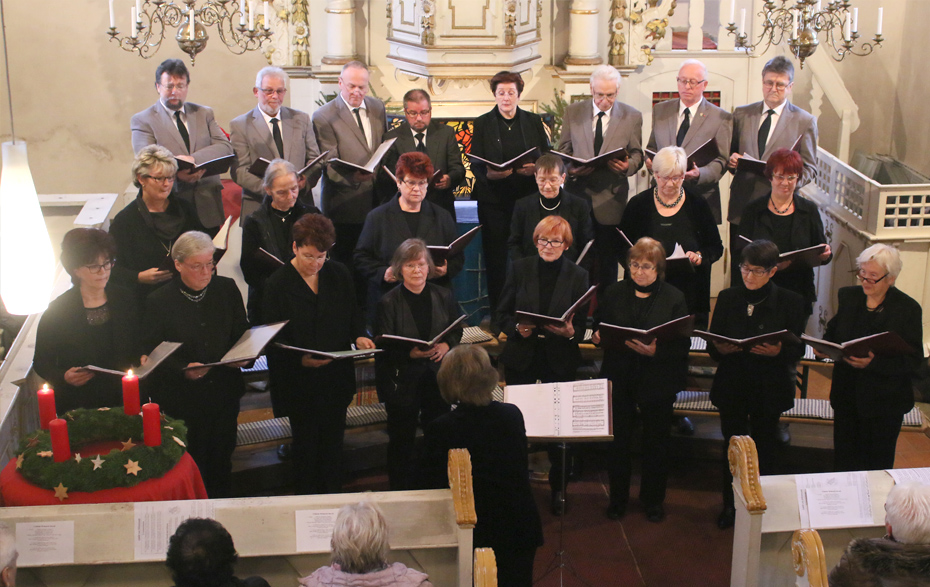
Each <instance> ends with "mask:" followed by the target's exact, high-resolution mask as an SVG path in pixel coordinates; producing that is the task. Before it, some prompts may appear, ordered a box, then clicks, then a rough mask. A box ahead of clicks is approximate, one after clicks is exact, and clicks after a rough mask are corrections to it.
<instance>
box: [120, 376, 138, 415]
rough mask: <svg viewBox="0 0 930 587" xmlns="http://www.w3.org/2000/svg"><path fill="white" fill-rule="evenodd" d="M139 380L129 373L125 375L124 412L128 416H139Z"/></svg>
mask: <svg viewBox="0 0 930 587" xmlns="http://www.w3.org/2000/svg"><path fill="white" fill-rule="evenodd" d="M139 402H140V400H139V378H138V377H136V376H135V375H133V374H132V369H130V370H129V373H126V374H125V375H123V411H124V412H126V415H127V416H137V415H138V414H139Z"/></svg>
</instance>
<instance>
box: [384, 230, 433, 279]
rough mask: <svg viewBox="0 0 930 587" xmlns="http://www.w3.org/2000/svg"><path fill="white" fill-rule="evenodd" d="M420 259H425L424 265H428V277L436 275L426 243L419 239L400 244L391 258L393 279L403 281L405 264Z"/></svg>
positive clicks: (410, 239) (411, 239)
mask: <svg viewBox="0 0 930 587" xmlns="http://www.w3.org/2000/svg"><path fill="white" fill-rule="evenodd" d="M420 257H426V263H427V264H428V265H429V277H432V276H433V275H435V274H436V264H435V263H434V262H433V256H432V255H430V253H429V247H427V246H426V242H425V241H424V240H423V239H419V238H408V239H407V240H405V241H404V242H402V243H400V246H398V247H397V250H396V251H394V256H393V257H392V258H391V271H393V272H394V279H397V280H398V281H403V276H404V274H403V268H404V265H405V264H406V263H409V262H411V261H415V260H416V259H419V258H420Z"/></svg>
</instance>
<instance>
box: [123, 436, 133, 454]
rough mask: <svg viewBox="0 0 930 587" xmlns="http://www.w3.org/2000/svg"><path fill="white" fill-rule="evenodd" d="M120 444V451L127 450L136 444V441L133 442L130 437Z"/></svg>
mask: <svg viewBox="0 0 930 587" xmlns="http://www.w3.org/2000/svg"><path fill="white" fill-rule="evenodd" d="M122 445H123V448H121V449H120V452H126V451H127V450H129V449H131V448H132V447H134V446H136V443H135V442H133V441H132V439H131V438H130V439H129V440H127V441H126V442H123V443H122Z"/></svg>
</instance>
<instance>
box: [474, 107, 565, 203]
mask: <svg viewBox="0 0 930 587" xmlns="http://www.w3.org/2000/svg"><path fill="white" fill-rule="evenodd" d="M517 117H519V121H518V122H517V124H518V125H519V128H520V132H521V133H522V137H523V144H524V149H523V150H524V151H525V150H527V149H531V148H533V147H538V148H539V151H540V154H544V153H546V152H547V151H549V135H548V134H547V133H546V128H545V126H544V125H543V121H542V118H540V117H539V116H538V115H537V114H533V113H532V112H527V111H526V110H523V109H522V108H519V107H518V108H517ZM470 152H471V154H472V155H477V156H478V157H481V158H482V159H487V160H488V161H495V162H498V163H503V162H504V150H503V146H502V145H501V133H500V128H499V127H498V122H497V106H495V107H494V108H493V109H491V111H490V112H486V113H484V114H482V115H481V116H479V117H478V118H476V119H475V122H474V133H473V134H472V139H471V151H470ZM472 171H473V172H474V174H475V187H474V188H473V190H472V199H473V200H476V201H477V202H479V203H481V202H487V203H489V204H502V203H505V202H512V201H514V200H517V199H519V198H522V197H523V196H526V195H528V194H531V193H533V192H534V191H536V181H535V180H534V179H533V178H532V177H525V176H522V175H519V174H517V173H512V174H510V176H509V177H505V178H504V179H500V180H489V179H488V178H487V175H486V174H487V170H486V169H485V168H484V166H478V165H474V164H472Z"/></svg>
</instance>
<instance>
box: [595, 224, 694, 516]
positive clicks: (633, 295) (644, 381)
mask: <svg viewBox="0 0 930 587" xmlns="http://www.w3.org/2000/svg"><path fill="white" fill-rule="evenodd" d="M627 266H628V267H629V273H628V274H627V276H626V278H624V280H623V281H620V282H618V283H615V284H613V285H611V286H610V287H608V288H607V289H606V290H605V291H604V294H603V295H602V296H601V299H600V300H598V306H597V311H596V312H595V316H594V321H595V325H596V326H595V332H594V337H593V339H592V340H593V342H594V343H595V344H600V342H601V332H600V330H599V329H598V327H597V325H599V324H612V325H614V326H624V327H631V328H639V329H641V330H648V329H650V328H653V327H655V326H659V325H660V324H665V323H666V322H669V321H670V320H674V319H676V318H681V317H683V316H687V315H688V308H687V305H686V304H685V297H684V295H682V293H681V292H680V291H678V289H676V288H675V286H673V285H670V284H668V283H665V282H664V281H663V277H664V275H665V250H664V249H663V248H662V245H661V244H660V243H659V242H658V241H656V240H653V239H651V238H648V237H643V238H641V239H639V240H638V241H636V244H635V245H634V246H633V248H631V249H630V252H629V257H628V259H627ZM689 348H690V340H689V339H688V338H687V337H684V336H682V337H679V338H677V339H674V340H668V341H663V342H658V341H656V340H653V341H652V342H651V343H650V344H648V345H647V344H645V343H643V342H641V341H638V340H628V341H625V343H624V347H623V348H609V347H608V348H606V349H605V350H604V364H603V367H602V369H601V377H606V378H608V379H610V381H611V382H612V384H613V410H614V412H613V413H614V441H613V442H612V443H611V445H610V448H611V450H610V453H611V456H610V464H609V466H608V474H609V475H610V505H609V506H608V508H607V517H609V518H611V519H614V520H617V519H620V518H622V517H623V514H624V513H626V507H627V502H629V499H630V477H631V475H632V458H631V444H632V438H633V430H634V428H635V422H636V418H637V408H638V412H639V415H638V417H639V418H640V420H641V421H642V426H643V441H642V453H643V465H642V481H641V482H640V489H639V500H640V501H641V502H642V504H643V507H644V508H645V510H646V517H647V518H648V519H649V521H650V522H661V521H662V520H663V519H665V509H664V506H663V502H664V501H665V485H666V481H667V478H668V462H667V460H668V443H669V439H670V434H669V421H670V420H671V418H672V404H673V403H674V402H675V395H676V394H677V393H678V392H679V391H681V390H683V389H684V388H685V384H686V383H687V375H688V350H689Z"/></svg>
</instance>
